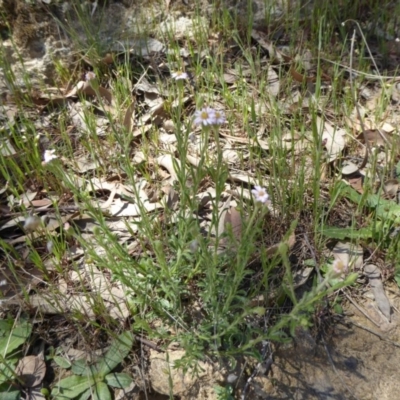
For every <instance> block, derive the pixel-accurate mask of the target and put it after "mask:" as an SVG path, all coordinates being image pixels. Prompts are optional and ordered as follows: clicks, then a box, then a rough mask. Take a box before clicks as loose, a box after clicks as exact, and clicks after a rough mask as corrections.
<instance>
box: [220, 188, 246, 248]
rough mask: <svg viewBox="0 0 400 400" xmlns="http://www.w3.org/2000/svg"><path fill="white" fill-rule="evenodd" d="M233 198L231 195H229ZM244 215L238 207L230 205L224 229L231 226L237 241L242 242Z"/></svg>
mask: <svg viewBox="0 0 400 400" xmlns="http://www.w3.org/2000/svg"><path fill="white" fill-rule="evenodd" d="M229 198H231V196H230V197H229ZM242 225H243V224H242V216H241V215H240V212H239V211H238V210H237V209H236V207H230V209H229V210H228V212H227V213H226V214H225V221H224V230H225V231H226V230H227V229H229V228H228V227H229V226H230V227H231V229H232V233H233V236H234V238H235V239H236V240H237V242H240V240H241V238H242Z"/></svg>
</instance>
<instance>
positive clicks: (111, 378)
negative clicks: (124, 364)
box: [105, 372, 132, 389]
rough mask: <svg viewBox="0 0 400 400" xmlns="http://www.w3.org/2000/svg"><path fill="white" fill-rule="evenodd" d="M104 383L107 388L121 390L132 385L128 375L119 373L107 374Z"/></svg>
mask: <svg viewBox="0 0 400 400" xmlns="http://www.w3.org/2000/svg"><path fill="white" fill-rule="evenodd" d="M105 381H106V383H107V385H108V386H112V387H116V388H120V389H123V388H126V387H128V386H129V385H130V384H131V383H132V378H131V376H130V375H128V374H126V373H124V372H121V373H114V374H108V375H107V376H106V377H105Z"/></svg>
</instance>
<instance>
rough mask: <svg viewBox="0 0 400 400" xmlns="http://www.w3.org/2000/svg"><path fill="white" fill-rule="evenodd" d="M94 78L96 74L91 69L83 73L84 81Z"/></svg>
mask: <svg viewBox="0 0 400 400" xmlns="http://www.w3.org/2000/svg"><path fill="white" fill-rule="evenodd" d="M95 78H96V74H95V73H94V72H93V71H88V72H86V74H85V80H86V82H88V81H91V80H92V79H95Z"/></svg>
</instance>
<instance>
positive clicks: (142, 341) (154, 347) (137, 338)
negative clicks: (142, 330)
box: [135, 335, 164, 353]
mask: <svg viewBox="0 0 400 400" xmlns="http://www.w3.org/2000/svg"><path fill="white" fill-rule="evenodd" d="M135 339H136V340H138V341H139V342H140V343H142V344H144V345H146V346H148V347H150V348H152V349H154V350H157V351H159V352H160V353H161V352H163V351H164V350H163V349H162V348H161V347H159V346H157V345H156V344H155V343H153V342H151V341H150V340H147V339H144V338H142V337H140V336H136V335H135Z"/></svg>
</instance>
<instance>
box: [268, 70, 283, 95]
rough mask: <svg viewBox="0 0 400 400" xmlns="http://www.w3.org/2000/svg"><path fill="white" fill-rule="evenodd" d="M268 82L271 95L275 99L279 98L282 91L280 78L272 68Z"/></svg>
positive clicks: (269, 71)
mask: <svg viewBox="0 0 400 400" xmlns="http://www.w3.org/2000/svg"><path fill="white" fill-rule="evenodd" d="M267 82H268V91H269V93H271V94H272V95H273V96H274V97H276V96H278V94H279V90H280V82H279V77H278V74H277V73H276V72H275V70H274V69H273V68H272V67H269V68H268V72H267Z"/></svg>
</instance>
